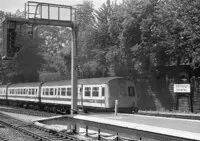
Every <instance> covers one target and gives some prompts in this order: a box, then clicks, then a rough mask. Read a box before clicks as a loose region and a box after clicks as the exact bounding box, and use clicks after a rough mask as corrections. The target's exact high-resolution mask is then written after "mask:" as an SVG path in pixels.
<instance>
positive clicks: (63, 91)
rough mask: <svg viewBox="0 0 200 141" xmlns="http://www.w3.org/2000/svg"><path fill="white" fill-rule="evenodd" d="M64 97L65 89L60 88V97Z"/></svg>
mask: <svg viewBox="0 0 200 141" xmlns="http://www.w3.org/2000/svg"><path fill="white" fill-rule="evenodd" d="M65 95H66V88H61V96H65Z"/></svg>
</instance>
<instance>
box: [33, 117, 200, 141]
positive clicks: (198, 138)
mask: <svg viewBox="0 0 200 141" xmlns="http://www.w3.org/2000/svg"><path fill="white" fill-rule="evenodd" d="M35 122H39V123H42V124H45V125H54V124H56V125H62V126H63V125H66V126H69V125H70V126H74V127H75V128H76V130H77V131H76V132H78V133H83V132H84V133H85V134H86V135H87V134H90V133H91V134H94V133H96V134H97V136H98V137H100V135H102V136H103V135H105V134H106V135H114V136H118V137H123V138H125V140H137V141H138V140H141V141H143V140H144V141H146V140H147V141H148V140H151V141H173V140H174V141H200V121H199V120H191V119H178V118H167V117H156V116H146V115H145V116H144V115H137V114H118V115H117V116H115V115H114V114H113V113H99V114H95V113H93V114H88V115H73V116H58V117H51V118H44V119H41V120H37V121H35ZM74 127H73V128H74ZM89 132H90V133H89Z"/></svg>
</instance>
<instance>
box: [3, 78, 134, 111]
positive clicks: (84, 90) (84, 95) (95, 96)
mask: <svg viewBox="0 0 200 141" xmlns="http://www.w3.org/2000/svg"><path fill="white" fill-rule="evenodd" d="M71 96H72V93H71V81H70V80H64V81H54V82H37V83H20V84H9V85H1V86H0V100H1V101H2V102H7V103H8V104H13V103H14V104H16V105H20V106H22V107H33V108H37V109H38V108H40V109H41V108H42V109H44V110H49V111H61V112H63V113H65V112H66V111H67V109H69V107H70V105H71ZM77 99H78V100H77V105H78V107H80V108H84V109H95V110H113V109H114V107H115V104H116V101H117V104H118V109H119V110H120V111H122V112H123V111H124V112H127V111H130V110H133V108H134V107H137V95H136V91H135V85H134V83H133V82H132V81H130V80H127V79H125V78H122V77H103V78H90V79H79V80H78V97H77Z"/></svg>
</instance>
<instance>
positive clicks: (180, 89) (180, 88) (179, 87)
mask: <svg viewBox="0 0 200 141" xmlns="http://www.w3.org/2000/svg"><path fill="white" fill-rule="evenodd" d="M174 92H175V93H190V92H191V89H190V84H174Z"/></svg>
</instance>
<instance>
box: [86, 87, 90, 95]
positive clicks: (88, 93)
mask: <svg viewBox="0 0 200 141" xmlns="http://www.w3.org/2000/svg"><path fill="white" fill-rule="evenodd" d="M90 95H91V88H90V87H85V96H90Z"/></svg>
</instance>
